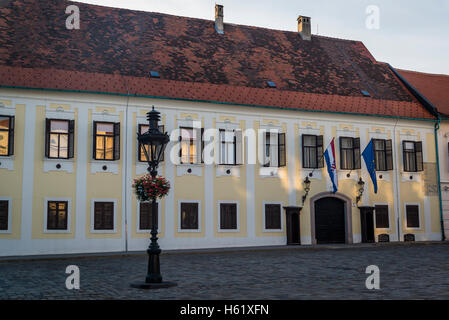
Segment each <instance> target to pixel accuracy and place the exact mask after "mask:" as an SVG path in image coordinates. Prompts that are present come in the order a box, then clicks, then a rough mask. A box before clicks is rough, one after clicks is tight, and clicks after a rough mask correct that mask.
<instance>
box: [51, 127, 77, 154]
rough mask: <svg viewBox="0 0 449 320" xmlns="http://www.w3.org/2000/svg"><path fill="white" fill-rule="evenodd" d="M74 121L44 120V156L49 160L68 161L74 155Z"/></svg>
mask: <svg viewBox="0 0 449 320" xmlns="http://www.w3.org/2000/svg"><path fill="white" fill-rule="evenodd" d="M74 128H75V121H74V120H55V119H46V121H45V156H46V157H47V158H50V159H70V158H73V155H74V152H73V150H74V131H75V130H74Z"/></svg>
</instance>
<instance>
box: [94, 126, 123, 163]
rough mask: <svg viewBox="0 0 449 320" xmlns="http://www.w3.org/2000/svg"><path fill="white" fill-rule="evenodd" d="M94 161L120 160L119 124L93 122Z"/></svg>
mask: <svg viewBox="0 0 449 320" xmlns="http://www.w3.org/2000/svg"><path fill="white" fill-rule="evenodd" d="M93 145H94V151H93V152H94V159H95V160H110V161H111V160H119V159H120V123H112V122H94V143H93Z"/></svg>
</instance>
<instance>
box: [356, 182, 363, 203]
mask: <svg viewBox="0 0 449 320" xmlns="http://www.w3.org/2000/svg"><path fill="white" fill-rule="evenodd" d="M357 184H358V186H359V189H358V190H357V191H358V193H359V194H358V195H357V198H356V199H355V203H356V204H358V203H359V201H360V200H361V199H362V195H363V192H364V191H365V188H364V186H365V181H363V180H362V178H360V179H359V182H357Z"/></svg>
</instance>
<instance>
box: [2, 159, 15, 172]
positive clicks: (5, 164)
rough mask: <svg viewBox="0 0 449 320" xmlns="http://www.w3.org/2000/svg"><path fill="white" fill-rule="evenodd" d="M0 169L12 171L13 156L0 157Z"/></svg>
mask: <svg viewBox="0 0 449 320" xmlns="http://www.w3.org/2000/svg"><path fill="white" fill-rule="evenodd" d="M0 169H6V170H8V171H13V170H14V156H0Z"/></svg>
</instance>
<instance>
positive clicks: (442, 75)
mask: <svg viewBox="0 0 449 320" xmlns="http://www.w3.org/2000/svg"><path fill="white" fill-rule="evenodd" d="M395 69H396V70H398V71H402V72H410V73H414V74H422V75H426V76H431V77H447V78H449V74H444V73H429V72H421V71H416V70H406V69H399V68H395Z"/></svg>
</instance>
